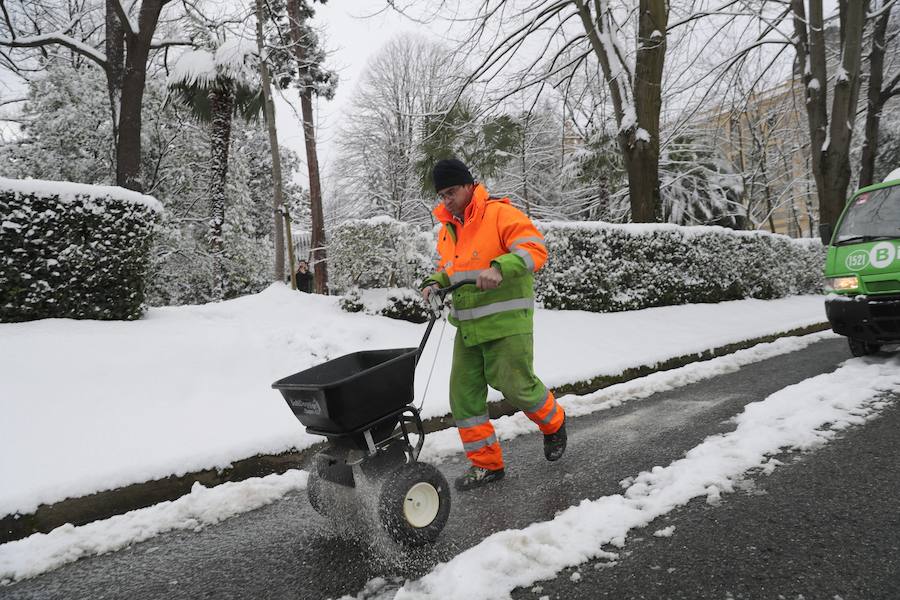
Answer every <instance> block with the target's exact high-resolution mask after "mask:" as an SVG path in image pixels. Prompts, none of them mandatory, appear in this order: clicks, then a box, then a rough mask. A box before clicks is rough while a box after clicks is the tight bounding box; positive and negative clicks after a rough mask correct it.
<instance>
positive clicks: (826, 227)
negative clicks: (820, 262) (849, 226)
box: [819, 223, 834, 246]
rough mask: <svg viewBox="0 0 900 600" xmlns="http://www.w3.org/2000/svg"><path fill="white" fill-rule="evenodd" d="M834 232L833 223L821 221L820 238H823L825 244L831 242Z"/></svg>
mask: <svg viewBox="0 0 900 600" xmlns="http://www.w3.org/2000/svg"><path fill="white" fill-rule="evenodd" d="M832 234H834V227H832V225H831V223H819V238H821V240H822V245H823V246H827V245H828V244H829V242H831V236H832Z"/></svg>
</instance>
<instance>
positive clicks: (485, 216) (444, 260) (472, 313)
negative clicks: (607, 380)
mask: <svg viewBox="0 0 900 600" xmlns="http://www.w3.org/2000/svg"><path fill="white" fill-rule="evenodd" d="M434 215H435V216H436V217H437V218H438V220H439V221H441V223H443V227H441V230H440V232H439V233H438V242H437V249H438V254H439V255H440V259H439V264H438V269H439V270H438V272H437V273H435V274H433V275H431V277H429V278H428V280H427V281H426V284H427V283H430V282H432V281H435V282H437V283H438V284H439V285H441V286H442V287H446V286H448V285H450V284H451V283H456V282H458V281H463V280H466V279H475V278H476V277H477V276H478V273H480V272H481V271H483V270H484V269H487V268H490V267H491V266H492V265H493V266H494V267H496V268H497V269H498V270H499V271H500V273H501V275H503V281H502V282H501V283H500V286H499V287H497V288H496V289H493V290H483V291H482V290H479V289H478V288H476V287H475V286H474V285H473V286H468V285H467V286H463V287H461V288H459V289H458V290H456V291H454V292H453V308H452V310H451V312H450V322H451V323H452V324H453V325H456V327H458V328H459V332H460V334H461V335H462V338H463V343H464V344H465V345H466V346H473V345H475V344H481V343H483V342H488V341H491V340H496V339H499V338H503V337H506V336H510V335H516V334H520V333H531V332H532V328H533V320H534V273H535V272H536V271H537V270H538V269H540V268H541V267H542V266H543V265H544V262H545V261H546V260H547V248H546V247H545V246H544V236H542V235H541V233H540V232H539V231H538V230H537V228H535V226H534V223H532V222H531V220H530V219H529V218H528V217H527V216H526V215H525V214H524V213H522V211H520V210H519V209H517V208H515V207H514V206H513V205H512V204H510V202H509V198H491V197H489V196H488V193H487V190H486V189H485V187H484V186H483V185H481V184H478V185H476V186H475V190H474V193H473V195H472V201H471V202H470V203H469V206H467V207H466V211H465V215H463V222H462V223H460V222H459V220H458V219H456V218H455V217H454V216H453V215H452V214H450V211H448V210H447V208H446V207H445V206H444V205H443V204H440V205H438V207H437V208H435V209H434Z"/></svg>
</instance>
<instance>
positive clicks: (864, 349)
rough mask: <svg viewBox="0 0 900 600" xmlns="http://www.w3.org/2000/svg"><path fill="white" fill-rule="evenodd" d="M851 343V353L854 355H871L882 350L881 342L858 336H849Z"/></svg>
mask: <svg viewBox="0 0 900 600" xmlns="http://www.w3.org/2000/svg"><path fill="white" fill-rule="evenodd" d="M847 341H848V342H849V343H850V354H852V355H853V356H869V355H870V354H875V353H876V352H878V351H879V350H881V344H876V343H874V342H866V341H863V340H858V339H856V338H847Z"/></svg>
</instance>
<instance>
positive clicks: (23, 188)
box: [0, 178, 163, 322]
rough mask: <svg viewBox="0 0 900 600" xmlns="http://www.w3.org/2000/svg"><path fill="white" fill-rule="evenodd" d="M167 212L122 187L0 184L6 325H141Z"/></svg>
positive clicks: (0, 273) (0, 299) (1, 298)
mask: <svg viewBox="0 0 900 600" xmlns="http://www.w3.org/2000/svg"><path fill="white" fill-rule="evenodd" d="M162 210H163V208H162V205H161V204H160V203H159V202H158V201H157V200H156V199H154V198H152V197H150V196H145V195H143V194H139V193H136V192H132V191H129V190H125V189H122V188H118V187H109V186H94V185H83V184H74V183H67V182H55V181H42V180H34V179H26V180H16V179H4V178H0V321H5V322H16V321H28V320H32V319H42V318H48V317H67V318H81V319H136V318H138V317H140V315H141V305H142V303H143V301H144V275H145V272H146V270H147V266H148V264H149V260H150V257H149V249H150V243H151V238H152V234H153V231H154V228H155V224H156V223H157V221H158V219H159V216H160V215H161V214H162Z"/></svg>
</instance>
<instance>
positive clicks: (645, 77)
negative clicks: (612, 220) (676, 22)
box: [574, 0, 669, 223]
mask: <svg viewBox="0 0 900 600" xmlns="http://www.w3.org/2000/svg"><path fill="white" fill-rule="evenodd" d="M574 1H575V6H576V7H577V8H578V13H579V16H580V17H581V21H582V25H583V26H584V29H585V32H586V33H587V36H588V40H590V42H591V47H592V49H593V50H594V54H595V55H596V56H597V59H598V61H599V62H600V66H601V68H602V69H603V75H604V78H605V79H606V83H607V86H608V87H609V91H610V99H611V100H612V103H613V109H614V111H615V114H616V122H617V123H618V125H619V133H618V135H617V138H618V142H619V147H620V148H621V149H622V155H623V157H624V159H625V170H626V171H627V172H628V194H629V199H630V202H631V220H632V221H634V222H636V223H647V222H654V221H659V220H661V219H662V206H661V204H660V194H659V112H660V108H661V107H662V95H661V94H662V72H663V65H664V63H665V57H666V28H667V26H668V21H669V12H668V3H667V2H666V0H640V4H639V12H640V14H639V15H638V34H637V58H636V59H635V69H634V77H630V76H629V74H627V73H625V72H624V71H625V69H624V66H625V65H624V63H622V60H623V59H622V57H619V56H618V53H617V51H616V50H615V49H614V48H613V47H612V44H611V39H612V38H613V37H615V36H618V32H616V31H613V30H612V28H613V27H614V25H613V24H612V22H613V20H612V19H611V18H610V16H609V15H608V14H604V12H603V11H602V10H601V7H602V3H600V2H595V3H594V5H595V7H596V10H595V13H596V14H594V15H593V16H592V15H591V11H590V8H589V7H588V4H587V2H586V0H574ZM606 10H607V11H608V10H609V9H608V7H607V9H606ZM610 61H615V62H617V64H615V65H612V64H611V63H610ZM626 78H627V82H623V81H621V80H622V79H626ZM628 86H632V87H631V89H628ZM629 93H630V94H632V95H633V98H634V105H633V107H632V106H628V105H627V104H628V102H629V98H628V94H629ZM632 110H633V112H632ZM631 120H633V122H630V121H631Z"/></svg>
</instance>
